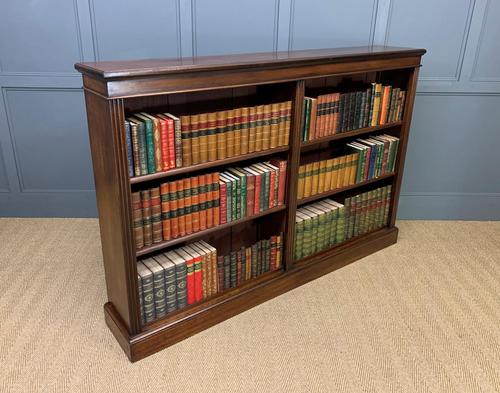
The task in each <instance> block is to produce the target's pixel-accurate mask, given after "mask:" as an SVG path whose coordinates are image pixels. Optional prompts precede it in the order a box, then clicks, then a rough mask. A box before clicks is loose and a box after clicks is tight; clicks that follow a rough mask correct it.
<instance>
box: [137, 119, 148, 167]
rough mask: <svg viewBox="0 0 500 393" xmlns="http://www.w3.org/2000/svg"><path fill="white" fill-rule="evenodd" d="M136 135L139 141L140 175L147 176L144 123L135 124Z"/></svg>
mask: <svg viewBox="0 0 500 393" xmlns="http://www.w3.org/2000/svg"><path fill="white" fill-rule="evenodd" d="M137 135H138V140H139V162H140V165H141V175H147V174H148V152H147V147H146V145H147V144H146V129H145V126H144V123H142V122H138V123H137Z"/></svg>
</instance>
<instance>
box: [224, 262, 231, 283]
mask: <svg viewBox="0 0 500 393" xmlns="http://www.w3.org/2000/svg"><path fill="white" fill-rule="evenodd" d="M228 288H231V258H230V256H229V255H224V289H228Z"/></svg>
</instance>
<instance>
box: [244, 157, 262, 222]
mask: <svg viewBox="0 0 500 393" xmlns="http://www.w3.org/2000/svg"><path fill="white" fill-rule="evenodd" d="M245 172H247V173H248V174H250V176H253V177H254V179H255V180H254V192H253V196H252V195H250V194H249V192H248V191H247V200H248V199H252V197H253V209H252V210H253V214H259V212H260V188H261V184H262V178H261V174H260V173H259V172H257V171H256V170H255V169H253V168H250V167H248V168H245ZM247 182H248V178H247ZM247 184H248V183H247Z"/></svg>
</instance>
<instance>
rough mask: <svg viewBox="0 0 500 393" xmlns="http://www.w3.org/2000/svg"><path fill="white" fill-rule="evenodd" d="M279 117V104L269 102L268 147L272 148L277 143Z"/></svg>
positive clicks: (276, 145)
mask: <svg viewBox="0 0 500 393" xmlns="http://www.w3.org/2000/svg"><path fill="white" fill-rule="evenodd" d="M279 118H280V106H279V104H271V126H270V127H271V128H270V133H271V135H270V138H269V148H271V149H274V148H276V147H278V145H279Z"/></svg>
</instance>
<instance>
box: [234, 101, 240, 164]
mask: <svg viewBox="0 0 500 393" xmlns="http://www.w3.org/2000/svg"><path fill="white" fill-rule="evenodd" d="M233 128H234V155H235V156H239V155H241V108H236V109H234V127H233Z"/></svg>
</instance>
